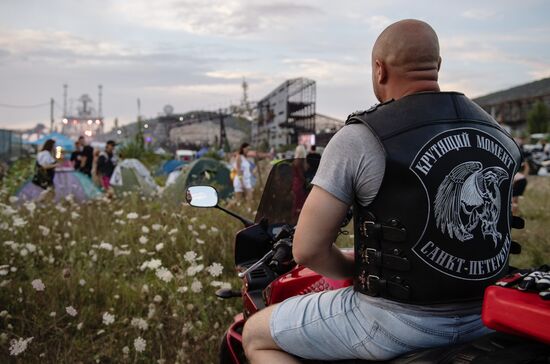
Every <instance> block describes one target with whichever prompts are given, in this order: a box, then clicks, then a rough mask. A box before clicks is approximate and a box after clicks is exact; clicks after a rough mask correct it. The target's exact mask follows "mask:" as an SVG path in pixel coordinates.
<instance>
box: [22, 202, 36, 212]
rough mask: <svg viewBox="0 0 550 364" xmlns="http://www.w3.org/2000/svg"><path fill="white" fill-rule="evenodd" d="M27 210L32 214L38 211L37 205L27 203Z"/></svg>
mask: <svg viewBox="0 0 550 364" xmlns="http://www.w3.org/2000/svg"><path fill="white" fill-rule="evenodd" d="M24 206H25V208H26V209H27V210H29V212H30V213H31V214H32V213H33V212H34V210H36V204H35V203H34V202H32V201H31V202H25V204H24Z"/></svg>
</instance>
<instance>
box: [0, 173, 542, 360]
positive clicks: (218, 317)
mask: <svg viewBox="0 0 550 364" xmlns="http://www.w3.org/2000/svg"><path fill="white" fill-rule="evenodd" d="M17 179H18V180H22V179H24V178H23V177H20V176H17ZM264 179H265V177H264ZM8 181H9V179H8ZM10 183H11V182H10ZM4 186H5V187H4V188H3V189H2V190H1V192H0V202H2V203H3V204H2V205H0V266H2V267H0V362H1V363H7V362H16V363H93V362H99V363H156V362H157V361H158V360H159V359H161V360H163V359H164V360H166V362H167V363H174V362H177V363H215V362H217V348H218V343H219V339H220V337H221V336H222V334H223V332H224V331H225V329H226V327H227V326H228V324H229V323H230V322H231V321H232V318H233V316H234V315H235V314H236V313H238V312H240V310H241V307H240V300H239V299H234V300H225V301H223V300H220V299H217V298H216V297H215V296H214V292H215V291H216V289H217V287H214V286H212V283H214V284H218V285H219V284H221V282H223V283H224V284H228V283H229V284H231V285H232V287H233V288H235V289H240V281H239V280H238V279H237V278H236V274H235V271H234V268H233V244H234V235H235V232H236V231H238V230H239V229H240V228H241V227H242V226H241V225H240V223H239V222H238V221H237V220H235V219H233V218H231V217H229V216H227V215H225V214H223V213H222V212H221V211H218V210H213V209H195V208H191V207H189V206H180V205H174V204H171V203H169V201H163V200H162V199H159V198H156V197H151V198H144V197H140V196H138V195H136V194H129V195H126V196H121V197H119V198H117V199H115V200H113V201H109V200H107V199H101V200H97V201H93V202H89V203H85V204H82V205H77V204H75V203H72V202H71V201H64V202H62V203H60V204H57V205H53V204H43V205H38V204H37V205H36V206H34V208H33V205H32V204H30V205H26V206H21V207H17V205H16V204H13V203H11V204H10V203H9V202H8V201H9V196H10V194H11V191H12V189H11V185H10V186H6V185H4ZM8 187H10V189H9V191H8ZM8 192H9V193H8ZM259 195H260V191H257V192H256V194H255V200H256V201H257V200H258V198H259ZM549 205H550V179H544V178H531V179H530V180H529V185H528V187H527V191H526V194H525V197H524V198H523V199H522V201H521V206H520V207H521V210H522V211H523V215H524V216H525V218H526V219H527V228H526V229H525V230H523V231H515V232H514V237H515V239H516V240H518V241H521V242H522V243H523V246H524V254H522V255H521V256H519V257H514V258H513V263H514V264H516V265H518V266H522V267H525V266H532V265H537V264H542V263H543V262H549V261H550V238H549V237H548V232H549V229H548V227H547V224H548V221H550V211H549V209H548V206H549ZM8 206H11V207H8ZM234 209H235V210H237V211H238V212H240V213H241V214H243V215H244V216H246V217H249V218H252V217H253V213H254V210H255V209H256V203H255V202H252V203H250V204H248V205H246V204H243V205H241V206H238V207H236V208H234ZM31 210H32V211H31ZM130 213H136V214H137V218H135V219H131V218H130V217H131V216H132V215H129V214H130ZM15 222H19V225H20V226H15V225H17V224H15ZM39 226H42V227H39ZM154 226H155V227H157V228H158V227H159V226H160V228H158V230H154V228H153V227H154ZM144 227H146V228H147V229H144ZM147 230H148V231H147ZM144 231H146V232H144ZM142 236H144V237H146V238H147V241H146V242H145V239H143V238H141V237H142ZM140 238H141V241H140ZM341 241H342V242H343V244H344V245H349V243H350V242H351V239H350V237H349V236H342V237H341ZM6 242H8V243H6ZM9 242H13V243H9ZM102 243H104V244H103V245H102ZM159 243H162V244H163V247H162V248H161V249H160V247H158V248H156V245H157V244H159ZM28 244H31V245H28ZM106 244H110V246H112V250H109V249H108V248H109V245H106ZM33 247H34V251H33ZM102 247H104V248H102ZM105 248H107V249H105ZM189 251H194V252H195V253H196V254H197V260H196V262H195V263H194V264H192V263H190V262H189V261H188V260H186V259H185V254H186V253H187V252H189ZM25 252H26V254H25ZM151 259H159V260H160V261H161V262H162V267H165V268H166V269H168V270H169V271H170V272H171V273H172V275H173V279H172V280H171V281H169V282H166V281H163V280H162V279H160V278H159V277H158V276H157V275H156V271H155V270H153V269H145V270H142V269H140V268H141V266H142V264H143V263H144V262H146V261H150V260H151ZM213 263H220V264H221V265H223V267H224V269H223V273H222V274H221V275H220V276H218V277H213V276H212V275H211V274H210V273H209V272H208V271H207V270H206V267H208V266H210V265H211V264H213ZM200 264H202V265H203V269H202V270H201V271H199V272H196V273H195V274H193V273H194V272H192V271H189V268H190V267H192V266H195V267H196V266H198V265H200ZM35 279H40V280H42V282H43V283H44V285H45V289H44V291H36V290H35V289H34V288H33V286H32V285H31V282H32V281H33V280H35ZM82 280H84V281H85V283H84V284H83V282H82ZM197 282H200V284H201V285H202V288H201V290H200V292H199V291H198V289H197V286H198V283H197ZM216 282H218V283H216ZM192 287H194V288H195V290H196V291H195V292H193V289H192ZM68 306H72V307H74V308H75V309H76V310H77V311H78V313H77V315H76V316H74V317H73V316H70V315H69V314H68V313H67V312H66V307H68ZM53 312H55V316H52V313H53ZM105 312H108V313H110V314H113V315H114V316H115V320H114V322H113V323H112V324H110V325H105V324H104V323H103V315H104V313H105ZM134 318H142V319H143V320H145V321H146V322H147V326H148V328H147V330H141V329H139V328H137V327H134V326H132V324H131V322H132V319H134ZM29 337H33V338H34V339H33V340H32V341H31V342H30V343H29V345H28V348H27V349H26V351H24V352H23V353H21V354H20V355H19V356H10V354H9V347H10V341H11V340H13V339H18V338H29ZM138 337H141V338H143V339H145V340H146V348H145V350H144V351H143V352H137V351H136V350H135V348H134V340H135V339H136V338H138ZM125 347H127V348H128V353H127V354H125V353H124V351H123V350H125V349H124V348H125Z"/></svg>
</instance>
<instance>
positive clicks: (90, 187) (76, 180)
mask: <svg viewBox="0 0 550 364" xmlns="http://www.w3.org/2000/svg"><path fill="white" fill-rule="evenodd" d="M53 183H54V188H55V201H60V200H62V199H64V198H66V197H67V196H69V195H72V196H73V198H74V200H75V201H78V202H82V201H86V200H88V199H91V198H96V197H99V196H101V191H100V190H99V188H97V187H96V186H95V185H94V183H93V182H92V180H91V179H90V178H89V177H88V176H86V175H85V174H82V173H80V172H76V171H75V170H73V169H68V168H64V169H57V170H56V171H55V177H54V180H53ZM43 191H44V190H43V189H42V188H40V187H38V186H37V185H35V184H34V183H32V182H31V181H30V180H29V181H27V182H26V183H25V184H24V185H23V186H22V187H21V188H20V189H19V191H18V192H17V197H19V200H20V201H32V200H36V199H38V197H39V196H40V194H41V193H42V192H43Z"/></svg>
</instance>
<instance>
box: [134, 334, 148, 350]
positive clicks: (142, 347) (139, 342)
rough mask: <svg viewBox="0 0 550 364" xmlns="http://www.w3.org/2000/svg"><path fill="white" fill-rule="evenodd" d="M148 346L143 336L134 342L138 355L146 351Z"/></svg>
mask: <svg viewBox="0 0 550 364" xmlns="http://www.w3.org/2000/svg"><path fill="white" fill-rule="evenodd" d="M146 346H147V341H145V339H143V338H142V337H141V336H139V337H138V338H137V339H135V340H134V348H135V349H136V351H137V352H138V353H141V352H143V351H145V347H146Z"/></svg>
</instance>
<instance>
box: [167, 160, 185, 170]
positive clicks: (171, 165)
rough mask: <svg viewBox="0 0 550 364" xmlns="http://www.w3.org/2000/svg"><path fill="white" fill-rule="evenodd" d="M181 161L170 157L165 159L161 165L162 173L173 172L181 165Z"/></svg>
mask: <svg viewBox="0 0 550 364" xmlns="http://www.w3.org/2000/svg"><path fill="white" fill-rule="evenodd" d="M183 164H184V163H183V162H182V161H180V160H177V159H171V160H169V161H166V162H165V163H164V164H163V165H162V174H170V173H172V172H174V171H175V170H176V169H179V168H180V167H181V166H183Z"/></svg>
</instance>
